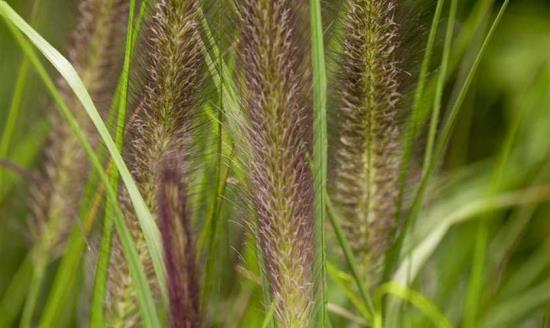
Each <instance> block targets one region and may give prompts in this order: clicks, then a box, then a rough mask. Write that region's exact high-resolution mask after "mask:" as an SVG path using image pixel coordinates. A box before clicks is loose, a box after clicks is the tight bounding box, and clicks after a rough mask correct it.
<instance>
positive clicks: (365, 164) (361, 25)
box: [333, 0, 400, 279]
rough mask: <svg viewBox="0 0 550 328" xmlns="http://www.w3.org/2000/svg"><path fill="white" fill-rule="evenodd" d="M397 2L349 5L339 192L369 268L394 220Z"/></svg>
mask: <svg viewBox="0 0 550 328" xmlns="http://www.w3.org/2000/svg"><path fill="white" fill-rule="evenodd" d="M396 3H397V2H396V1H395V0H349V1H348V3H347V5H346V9H345V10H346V17H345V32H344V33H345V35H344V44H343V56H342V62H341V71H342V73H341V83H340V88H339V89H340V99H341V103H340V106H339V108H338V122H339V123H338V124H339V129H338V147H337V150H336V152H335V155H336V156H335V157H336V159H335V161H336V167H335V170H334V172H335V173H334V176H335V181H334V195H333V196H334V199H335V201H336V203H337V204H338V205H339V208H340V210H341V216H342V219H343V224H344V227H345V230H346V231H347V234H348V238H349V240H350V242H351V244H352V249H353V251H354V253H355V255H356V256H357V258H358V260H359V262H360V264H361V265H360V266H361V268H362V271H363V272H364V274H365V275H366V276H372V273H373V272H374V271H376V267H377V266H378V265H379V263H380V261H381V260H382V257H383V255H384V253H385V251H386V249H387V246H388V238H389V236H388V233H389V231H390V229H391V228H392V226H393V225H394V215H395V203H396V196H397V188H398V186H397V180H398V169H399V154H398V137H399V131H398V125H397V122H396V106H397V102H398V101H399V98H400V96H399V93H398V87H399V85H398V84H399V83H398V78H397V77H398V62H397V60H396V58H395V54H394V53H395V51H396V48H397V47H398V44H399V42H398V26H397V24H396V22H395V21H394V14H395V9H396ZM368 279H371V278H370V277H369V278H368Z"/></svg>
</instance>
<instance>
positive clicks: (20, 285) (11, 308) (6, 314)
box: [0, 256, 33, 327]
mask: <svg viewBox="0 0 550 328" xmlns="http://www.w3.org/2000/svg"><path fill="white" fill-rule="evenodd" d="M32 278H33V264H32V261H31V258H30V256H27V257H26V258H25V260H23V263H22V264H21V265H20V266H19V269H18V270H17V272H16V273H15V275H14V276H13V277H12V279H11V282H10V284H9V286H8V289H7V290H6V292H5V294H4V296H3V297H2V302H0V327H12V326H13V322H14V321H15V319H16V318H17V315H18V314H19V311H20V308H21V306H22V305H23V304H24V302H25V295H27V293H28V288H29V282H30V281H31V280H32Z"/></svg>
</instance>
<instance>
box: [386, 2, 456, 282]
mask: <svg viewBox="0 0 550 328" xmlns="http://www.w3.org/2000/svg"><path fill="white" fill-rule="evenodd" d="M444 3H445V0H438V1H437V6H436V8H435V12H434V16H433V19H432V24H431V27H430V33H429V35H428V40H427V43H426V51H425V53H424V57H423V59H422V66H421V68H420V75H419V77H418V85H417V87H416V89H415V93H414V102H413V106H412V111H411V114H410V118H409V120H408V122H407V125H406V126H405V132H404V134H403V138H402V140H403V141H402V143H403V155H402V158H401V168H400V173H399V195H398V199H397V210H396V211H395V212H396V215H397V218H398V219H400V218H401V209H402V206H403V197H404V193H405V187H406V182H407V175H408V174H409V166H410V161H411V159H412V154H413V148H414V141H415V139H416V135H417V134H418V130H419V128H420V125H421V124H420V121H421V115H420V112H421V111H422V100H423V96H424V89H425V86H426V82H427V77H428V70H429V68H430V64H431V61H432V56H433V52H434V46H435V40H436V36H437V31H438V27H439V21H440V20H441V14H442V12H443V4H444ZM401 234H402V233H401ZM399 248H400V247H399V242H398V243H397V245H396V247H393V248H392V249H390V251H389V253H388V256H387V258H386V265H385V266H384V278H385V279H387V278H388V277H389V276H390V275H391V273H392V270H393V267H394V265H396V264H397V260H398V257H399Z"/></svg>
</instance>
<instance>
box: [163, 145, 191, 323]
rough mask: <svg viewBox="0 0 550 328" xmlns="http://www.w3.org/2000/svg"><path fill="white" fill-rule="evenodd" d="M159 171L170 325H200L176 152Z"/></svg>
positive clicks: (182, 190)
mask: <svg viewBox="0 0 550 328" xmlns="http://www.w3.org/2000/svg"><path fill="white" fill-rule="evenodd" d="M159 175H160V176H159V182H158V189H157V213H158V219H159V227H160V232H161V235H162V241H163V245H164V256H165V262H166V272H167V283H168V293H169V300H170V325H171V327H173V328H198V327H200V311H199V304H200V302H199V293H200V291H199V281H198V276H197V265H196V263H195V250H194V242H193V240H192V235H191V228H190V225H191V222H190V218H189V213H188V209H187V205H186V204H187V199H186V198H187V197H186V190H185V184H184V181H183V177H182V174H181V165H180V164H179V161H178V159H177V154H167V155H166V156H165V158H164V159H163V161H162V163H161V164H160V173H159Z"/></svg>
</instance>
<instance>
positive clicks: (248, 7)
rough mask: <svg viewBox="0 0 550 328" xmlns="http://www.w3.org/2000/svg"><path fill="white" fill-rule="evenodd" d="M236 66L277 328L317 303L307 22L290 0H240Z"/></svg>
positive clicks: (305, 318) (296, 323)
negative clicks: (303, 35) (303, 49)
mask: <svg viewBox="0 0 550 328" xmlns="http://www.w3.org/2000/svg"><path fill="white" fill-rule="evenodd" d="M239 10H240V17H241V36H240V41H239V45H238V47H239V57H240V58H239V65H240V69H241V74H242V78H243V89H244V90H243V95H244V98H243V101H244V107H245V108H246V113H247V115H248V123H247V127H246V129H245V131H246V134H247V139H248V141H249V142H250V145H249V149H250V152H251V154H250V157H251V158H250V161H249V170H250V180H251V188H252V190H251V198H252V204H253V206H254V207H255V210H256V212H257V217H258V223H257V225H256V226H257V230H258V236H259V239H260V240H259V245H260V248H261V251H262V254H263V259H264V267H265V271H266V275H267V278H268V281H269V283H270V287H271V294H272V302H274V304H275V318H276V321H277V322H278V325H279V326H281V327H308V326H310V325H311V324H312V318H311V316H312V313H313V304H314V293H315V291H314V283H313V281H314V274H313V268H312V266H313V252H314V245H313V241H314V238H313V182H312V172H311V170H310V167H309V162H308V159H309V158H310V156H311V139H312V113H311V105H310V103H309V95H308V92H309V90H310V87H309V86H310V85H311V84H310V82H311V81H310V79H309V72H308V69H307V67H308V66H307V64H308V61H307V56H305V55H304V54H302V53H300V52H299V49H300V44H299V43H300V36H299V34H300V30H303V29H306V28H307V26H308V23H307V22H306V21H304V17H302V15H301V14H300V13H301V12H303V11H300V10H301V9H300V7H299V5H298V4H297V3H295V2H294V1H290V0H281V1H260V0H243V1H241V2H240V3H239Z"/></svg>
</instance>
